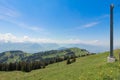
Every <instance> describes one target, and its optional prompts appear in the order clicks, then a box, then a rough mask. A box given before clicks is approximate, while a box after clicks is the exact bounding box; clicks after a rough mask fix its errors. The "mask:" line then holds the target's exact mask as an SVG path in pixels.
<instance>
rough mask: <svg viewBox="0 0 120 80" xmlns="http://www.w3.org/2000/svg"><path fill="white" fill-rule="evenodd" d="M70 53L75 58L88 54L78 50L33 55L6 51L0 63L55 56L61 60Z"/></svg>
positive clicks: (70, 49) (0, 57)
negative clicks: (73, 54) (72, 53)
mask: <svg viewBox="0 0 120 80" xmlns="http://www.w3.org/2000/svg"><path fill="white" fill-rule="evenodd" d="M71 51H72V52H74V53H75V55H76V56H81V55H86V54H88V53H89V52H88V51H87V50H85V49H80V48H66V49H62V50H50V51H44V52H38V53H33V54H30V53H26V52H23V51H19V50H16V51H6V52H2V53H0V62H1V63H5V62H7V63H9V62H19V61H41V60H43V59H48V58H55V57H56V56H59V57H61V58H63V57H64V56H67V55H68V53H69V52H71Z"/></svg>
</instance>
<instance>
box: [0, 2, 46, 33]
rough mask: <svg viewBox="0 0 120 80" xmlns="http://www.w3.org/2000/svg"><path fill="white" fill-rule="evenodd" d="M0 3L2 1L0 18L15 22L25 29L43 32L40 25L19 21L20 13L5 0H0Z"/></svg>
mask: <svg viewBox="0 0 120 80" xmlns="http://www.w3.org/2000/svg"><path fill="white" fill-rule="evenodd" d="M0 3H3V4H2V5H0V20H2V21H6V22H9V23H12V24H15V25H17V26H18V27H21V28H24V29H27V30H32V31H43V32H45V29H43V28H42V27H41V26H36V25H31V24H27V23H25V22H22V21H19V18H20V17H22V14H21V13H20V12H18V11H17V10H16V9H15V8H14V7H13V6H11V5H10V4H8V2H7V1H4V0H2V1H0Z"/></svg>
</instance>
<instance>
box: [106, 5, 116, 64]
mask: <svg viewBox="0 0 120 80" xmlns="http://www.w3.org/2000/svg"><path fill="white" fill-rule="evenodd" d="M113 9H114V5H113V4H111V5H110V55H109V56H108V62H115V58H114V56H113Z"/></svg>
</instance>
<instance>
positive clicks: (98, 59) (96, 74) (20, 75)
mask: <svg viewBox="0 0 120 80" xmlns="http://www.w3.org/2000/svg"><path fill="white" fill-rule="evenodd" d="M119 52H120V49H117V50H115V51H114V53H115V57H116V58H117V59H118V53H119ZM108 55H109V52H104V53H100V54H96V55H90V56H86V57H80V58H77V60H76V62H75V63H72V64H70V65H66V61H64V62H59V63H55V64H51V65H48V66H47V67H46V68H45V69H38V70H33V71H31V72H29V73H25V72H21V71H13V72H0V80H120V63H118V61H117V62H115V63H107V57H108Z"/></svg>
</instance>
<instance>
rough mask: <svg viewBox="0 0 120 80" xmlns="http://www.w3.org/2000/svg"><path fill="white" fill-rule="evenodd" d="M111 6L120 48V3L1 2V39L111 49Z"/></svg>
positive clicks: (83, 0) (110, 0)
mask: <svg viewBox="0 0 120 80" xmlns="http://www.w3.org/2000/svg"><path fill="white" fill-rule="evenodd" d="M111 3H114V5H115V8H114V35H115V36H114V37H115V46H119V45H120V37H118V36H119V34H120V22H119V21H120V7H118V4H120V0H0V40H1V41H11V42H15V41H16V42H17V41H18V42H20V41H21V42H24V41H31V42H46V43H47V42H48V43H54V42H55V43H83V44H90V45H102V46H108V45H109V5H110V4H111Z"/></svg>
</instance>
